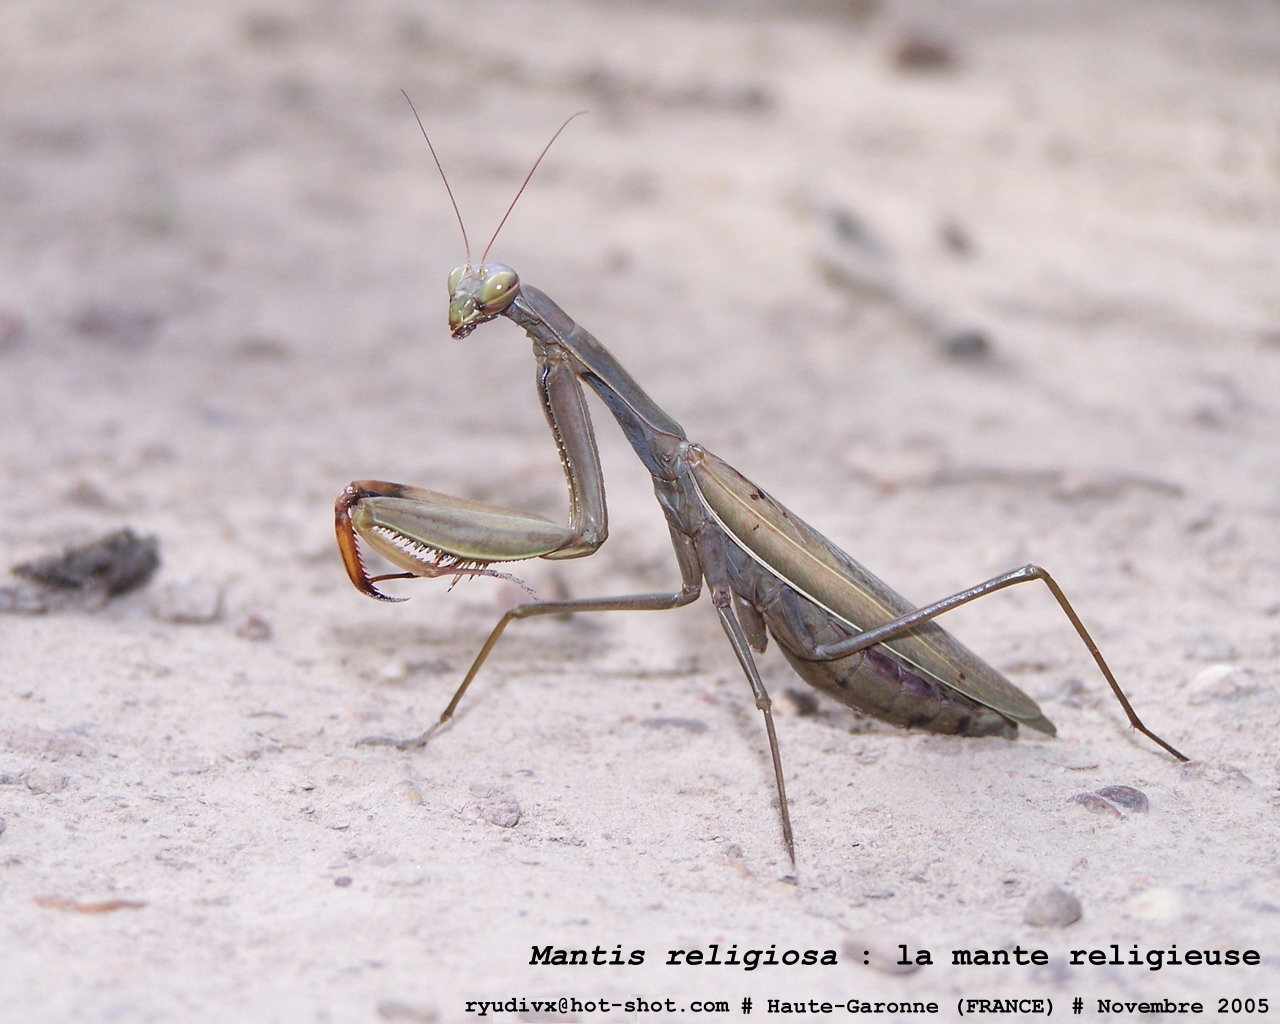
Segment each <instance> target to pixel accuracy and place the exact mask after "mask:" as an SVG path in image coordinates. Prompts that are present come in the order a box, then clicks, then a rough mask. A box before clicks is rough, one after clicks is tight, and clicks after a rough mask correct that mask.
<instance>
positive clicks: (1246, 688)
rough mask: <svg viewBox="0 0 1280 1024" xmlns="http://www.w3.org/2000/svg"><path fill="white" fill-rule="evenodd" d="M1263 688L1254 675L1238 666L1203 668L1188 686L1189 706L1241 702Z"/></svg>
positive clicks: (1223, 665) (1216, 665)
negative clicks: (1242, 698) (1243, 698)
mask: <svg viewBox="0 0 1280 1024" xmlns="http://www.w3.org/2000/svg"><path fill="white" fill-rule="evenodd" d="M1260 688H1261V683H1259V681H1258V680H1257V679H1256V678H1254V676H1253V674H1252V673H1251V672H1249V671H1248V670H1246V669H1243V668H1240V667H1239V666H1237V665H1227V664H1223V663H1218V664H1215V665H1209V666H1208V667H1206V668H1202V669H1201V670H1200V671H1199V672H1197V673H1196V675H1195V678H1194V679H1192V680H1191V682H1190V683H1188V684H1187V689H1188V691H1189V693H1188V694H1187V703H1188V704H1209V703H1212V702H1215V701H1232V700H1239V699H1240V698H1241V697H1247V696H1248V695H1249V694H1251V693H1255V692H1256V691H1257V690H1259V689H1260Z"/></svg>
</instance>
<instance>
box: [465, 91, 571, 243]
mask: <svg viewBox="0 0 1280 1024" xmlns="http://www.w3.org/2000/svg"><path fill="white" fill-rule="evenodd" d="M585 113H586V111H585V110H579V111H578V112H577V113H576V114H570V115H569V116H568V117H566V118H565V119H564V123H563V124H561V125H560V127H559V128H557V129H556V133H555V134H554V135H553V136H551V141H550V142H548V143H547V144H546V145H545V146H543V147H542V152H541V153H539V154H538V159H537V160H535V161H534V162H533V166H532V167H530V168H529V173H528V174H526V175H525V176H524V181H523V182H521V184H520V188H519V189H518V190H517V191H516V197H515V198H514V199H513V200H511V205H510V206H508V207H507V212H506V213H504V214H503V215H502V220H500V221H498V226H497V228H496V229H494V232H493V237H492V238H490V239H489V244H488V245H486V246H485V247H484V253H483V254H482V255H481V257H480V264H481V265H482V266H483V265H484V261H485V259H486V258H487V257H488V255H489V250H490V249H492V248H493V243H494V242H496V241H497V240H498V232H499V231H501V230H502V226H503V225H504V224H506V222H507V218H508V217H510V216H511V211H512V210H514V209H515V208H516V203H518V202H519V201H520V197H521V196H522V195H524V190H525V186H527V185H528V184H529V180H530V179H531V178H532V177H533V172H534V171H536V170H537V169H538V164H540V163H542V158H543V157H544V156H546V155H547V150H549V149H550V148H551V147H552V145H553V144H554V143H555V141H556V139H558V138H560V133H561V132H562V131H564V130H565V129H566V128H568V127H569V122H570V121H572V120H573V119H574V118H575V117H581V116H582V115H583V114H585ZM467 262H468V263H470V260H468V261H467Z"/></svg>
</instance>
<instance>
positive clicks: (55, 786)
mask: <svg viewBox="0 0 1280 1024" xmlns="http://www.w3.org/2000/svg"><path fill="white" fill-rule="evenodd" d="M26 782H27V789H29V790H31V792H33V793H61V792H62V791H63V790H64V789H66V788H67V782H68V776H67V773H66V772H64V771H61V770H59V769H57V768H54V767H52V766H41V767H39V768H32V769H31V771H29V772H27V779H26Z"/></svg>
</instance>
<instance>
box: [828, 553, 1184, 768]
mask: <svg viewBox="0 0 1280 1024" xmlns="http://www.w3.org/2000/svg"><path fill="white" fill-rule="evenodd" d="M1032 580H1040V581H1041V582H1042V583H1043V584H1044V585H1045V586H1046V587H1048V588H1049V593H1051V594H1052V595H1053V598H1054V600H1055V601H1057V602H1058V605H1059V607H1060V608H1061V609H1062V611H1063V614H1065V615H1066V617H1067V619H1068V620H1069V621H1070V622H1071V625H1072V626H1073V627H1075V631H1076V633H1077V634H1078V635H1079V637H1080V640H1081V642H1083V643H1084V645H1085V647H1086V648H1087V649H1088V651H1089V653H1090V654H1091V655H1093V660H1094V662H1095V663H1096V664H1097V666H1098V669H1099V670H1100V671H1101V672H1102V676H1103V678H1104V679H1106V681H1107V685H1108V686H1109V687H1111V692H1112V693H1113V694H1114V695H1115V698H1116V700H1117V701H1119V702H1120V707H1121V708H1123V709H1124V713H1125V716H1126V717H1127V718H1128V719H1129V724H1130V725H1131V726H1133V728H1134V729H1136V730H1137V731H1138V732H1140V733H1142V735H1144V736H1146V737H1147V739H1149V740H1151V741H1152V742H1153V743H1155V744H1156V745H1157V746H1159V747H1161V748H1162V749H1164V750H1166V751H1168V752H1169V753H1170V754H1172V755H1173V756H1174V757H1176V758H1177V759H1178V760H1179V761H1187V760H1190V758H1188V757H1187V756H1186V754H1183V753H1182V752H1181V751H1180V750H1178V749H1176V748H1175V747H1173V746H1172V745H1171V744H1169V743H1166V742H1165V741H1164V740H1163V739H1161V738H1160V737H1159V736H1158V735H1156V734H1155V733H1154V732H1152V731H1151V730H1150V729H1148V728H1147V726H1146V724H1145V723H1144V722H1143V721H1142V719H1141V718H1139V717H1138V713H1137V712H1136V711H1134V709H1133V705H1132V704H1130V703H1129V698H1128V697H1126V696H1125V693H1124V690H1122V689H1121V688H1120V684H1119V683H1118V682H1116V677H1115V676H1114V675H1113V674H1112V672H1111V668H1110V666H1109V665H1107V662H1106V659H1105V658H1103V656H1102V651H1100V650H1099V649H1098V645H1097V644H1096V643H1095V642H1094V640H1093V637H1092V636H1090V635H1089V631H1088V630H1087V629H1085V626H1084V623H1083V622H1081V621H1080V616H1078V615H1077V614H1076V610H1075V609H1074V608H1073V607H1072V606H1071V602H1070V601H1068V600H1067V595H1066V594H1064V593H1063V592H1062V588H1061V587H1059V586H1058V584H1057V581H1056V580H1054V578H1053V577H1052V576H1050V575H1049V573H1048V572H1046V571H1045V570H1044V569H1042V568H1041V567H1040V566H1038V565H1033V564H1027V565H1024V566H1021V567H1020V568H1017V569H1011V570H1010V571H1009V572H1005V573H1001V574H1000V575H999V576H993V577H992V578H991V579H989V580H985V581H983V582H982V583H979V584H976V585H975V586H972V587H968V588H967V589H965V590H962V591H960V592H959V593H956V594H952V595H951V596H950V597H944V598H943V599H942V600H941V601H935V602H933V603H932V604H927V605H925V606H924V607H923V608H918V609H916V610H915V611H913V612H910V613H909V614H907V615H902V616H899V617H898V618H896V619H892V620H890V621H889V622H886V623H884V624H883V625H880V626H877V627H876V628H875V629H869V630H867V631H866V632H864V633H859V634H858V635H857V636H853V637H850V638H849V639H848V640H842V641H840V642H839V643H835V644H829V645H827V646H825V647H819V648H817V649H816V650H815V651H814V652H813V655H812V657H813V659H814V660H815V661H829V660H835V659H837V658H843V657H847V656H848V655H850V654H853V653H855V652H857V651H861V650H865V649H866V648H868V647H871V646H874V645H875V644H879V643H884V642H885V641H886V640H892V639H893V638H894V637H896V636H902V635H903V634H905V633H909V632H910V631H911V630H912V629H914V628H915V627H916V626H919V625H920V624H921V623H923V622H928V621H929V620H930V619H935V618H937V617H938V616H939V615H942V614H943V613H945V612H949V611H951V610H952V609H953V608H959V607H960V606H961V605H963V604H968V603H969V602H970V601H976V600H977V599H978V598H980V597H985V596H986V595H987V594H993V593H995V592H996V591H997V590H1003V589H1004V588H1005V587H1012V586H1014V585H1015V584H1018V583H1029V582H1031V581H1032Z"/></svg>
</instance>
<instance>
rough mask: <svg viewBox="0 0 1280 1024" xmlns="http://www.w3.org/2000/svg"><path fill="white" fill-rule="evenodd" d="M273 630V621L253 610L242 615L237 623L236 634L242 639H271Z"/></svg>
mask: <svg viewBox="0 0 1280 1024" xmlns="http://www.w3.org/2000/svg"><path fill="white" fill-rule="evenodd" d="M272 632H273V631H272V629H271V623H270V622H268V621H267V620H266V619H264V618H263V617H262V616H261V615H257V614H255V613H253V612H250V613H249V614H248V615H245V616H243V617H241V619H240V621H239V622H237V623H236V636H238V637H239V638H240V639H241V640H254V641H262V640H270V639H271V636H272Z"/></svg>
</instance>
